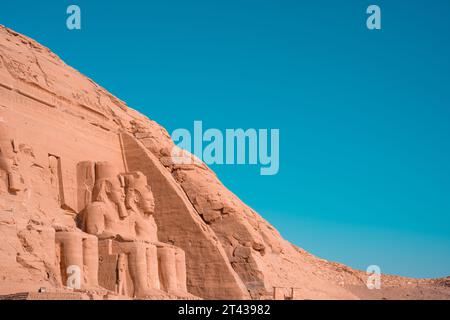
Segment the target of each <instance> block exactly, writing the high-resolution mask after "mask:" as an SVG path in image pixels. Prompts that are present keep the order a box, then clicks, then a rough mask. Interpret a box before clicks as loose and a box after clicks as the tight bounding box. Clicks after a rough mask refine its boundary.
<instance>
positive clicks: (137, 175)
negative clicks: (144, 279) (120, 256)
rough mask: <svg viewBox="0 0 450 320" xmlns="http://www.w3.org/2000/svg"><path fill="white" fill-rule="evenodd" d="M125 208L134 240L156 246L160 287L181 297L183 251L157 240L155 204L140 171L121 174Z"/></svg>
mask: <svg viewBox="0 0 450 320" xmlns="http://www.w3.org/2000/svg"><path fill="white" fill-rule="evenodd" d="M124 177H125V194H126V196H125V199H126V207H127V209H128V210H129V212H130V219H132V220H133V223H132V225H133V227H134V230H135V232H136V239H138V240H141V241H145V242H149V243H153V244H155V245H156V247H157V252H158V265H159V274H160V285H161V288H162V289H163V290H164V291H166V292H169V293H173V294H178V295H180V294H185V293H186V292H187V288H186V261H185V254H184V251H183V250H181V249H180V248H177V247H175V246H172V245H169V244H166V243H162V242H159V241H158V235H157V232H158V228H157V225H156V223H155V219H154V217H153V213H154V210H155V201H154V198H153V194H152V191H151V189H150V186H149V185H148V182H147V177H146V176H145V175H144V174H143V173H141V172H134V173H131V174H126V175H124Z"/></svg>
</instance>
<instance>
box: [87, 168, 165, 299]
mask: <svg viewBox="0 0 450 320" xmlns="http://www.w3.org/2000/svg"><path fill="white" fill-rule="evenodd" d="M92 195H93V197H92V199H93V202H92V203H90V204H89V205H88V206H87V207H86V208H85V210H84V212H83V217H82V228H83V229H84V231H86V232H87V233H90V234H93V235H95V236H97V237H98V238H99V240H114V243H113V244H108V245H103V244H101V246H100V248H106V247H107V248H109V249H108V250H109V251H110V253H111V254H121V253H125V254H127V258H128V269H129V272H130V275H131V278H132V281H133V287H134V295H135V296H137V297H146V296H155V295H161V294H163V293H162V292H161V291H159V276H158V262H157V252H156V247H155V245H154V244H152V243H151V242H150V241H142V240H139V239H138V237H137V236H136V231H135V219H134V217H133V216H130V214H129V213H128V211H127V209H126V207H125V191H124V181H123V177H121V176H119V175H118V174H117V171H116V170H115V168H114V167H113V166H112V165H111V164H110V163H107V162H99V163H97V164H96V166H95V184H94V190H93V193H92ZM111 245H113V247H114V248H112V249H111V248H110V247H111ZM113 251H114V252H113Z"/></svg>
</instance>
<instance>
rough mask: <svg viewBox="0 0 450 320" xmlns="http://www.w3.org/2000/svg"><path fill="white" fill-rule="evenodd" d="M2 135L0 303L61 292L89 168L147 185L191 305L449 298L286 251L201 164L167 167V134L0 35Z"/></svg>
mask: <svg viewBox="0 0 450 320" xmlns="http://www.w3.org/2000/svg"><path fill="white" fill-rule="evenodd" d="M155 107H157V106H155ZM0 125H2V126H3V128H2V130H1V131H0V140H1V139H4V140H5V139H6V138H5V136H8V139H11V141H13V147H14V148H15V149H17V150H15V151H14V152H16V153H17V154H19V155H20V156H19V157H18V158H19V162H20V163H19V165H18V167H19V168H20V176H21V177H22V180H23V181H22V182H23V184H24V185H25V187H24V188H23V192H16V193H11V192H8V187H7V183H8V178H7V175H6V174H2V179H3V180H2V181H3V182H2V184H3V185H2V188H1V189H0V235H1V239H2V241H1V243H0V294H11V293H15V292H22V291H36V290H37V289H38V288H39V287H47V288H53V289H54V290H64V286H63V285H62V283H61V280H60V279H59V277H60V275H59V273H58V270H57V269H58V267H57V265H56V263H55V257H54V255H55V252H54V248H53V247H51V245H49V243H50V244H51V241H52V240H49V239H51V237H52V234H54V233H55V228H56V229H57V228H58V226H59V227H61V226H62V227H64V228H72V229H77V228H78V226H77V223H76V221H77V219H76V217H77V214H79V212H80V210H81V209H82V208H81V207H80V200H79V198H77V196H76V194H77V190H78V189H79V185H78V186H77V183H76V180H77V174H76V170H75V169H74V168H76V165H77V163H79V162H80V161H83V160H92V161H110V162H112V163H114V164H116V165H117V167H119V168H120V169H121V170H122V171H141V172H143V173H144V174H145V175H146V176H147V178H148V180H149V185H150V186H151V188H152V190H153V193H154V196H155V202H156V211H155V214H154V216H155V220H156V223H157V226H158V238H159V240H160V241H161V242H164V243H167V244H171V245H176V246H178V247H180V248H182V249H183V250H184V252H185V254H186V265H187V286H188V290H189V292H190V293H192V294H194V295H196V296H199V297H202V298H215V299H245V298H253V299H267V298H273V296H274V291H275V292H276V295H277V297H283V296H287V297H289V296H291V295H292V292H295V294H294V298H295V299H396V298H398V299H408V298H415V299H427V298H441V299H449V298H450V286H449V280H448V279H438V280H417V279H407V278H401V277H394V276H384V275H383V276H382V287H381V290H368V289H367V287H366V281H367V275H366V274H365V273H364V272H360V271H357V270H353V269H350V268H348V267H346V266H343V265H340V264H336V263H332V262H327V261H325V260H322V259H319V258H317V257H314V256H312V255H310V254H308V253H307V252H305V251H304V250H302V249H300V248H298V247H296V246H294V245H292V244H291V243H289V242H287V241H286V240H284V239H283V238H282V237H281V236H280V234H279V233H278V232H277V230H275V229H274V228H273V227H272V226H271V225H270V224H269V223H268V222H267V221H265V220H264V219H263V218H262V217H261V216H260V215H259V214H258V213H257V212H255V211H254V210H252V209H251V208H250V207H248V206H247V205H245V204H244V203H243V202H242V201H241V200H239V198H238V197H237V196H236V195H234V194H233V193H232V192H230V191H229V190H228V189H226V188H225V187H224V186H223V185H222V183H221V182H220V181H219V180H218V178H217V177H216V175H215V174H214V172H212V171H211V170H210V169H209V168H208V167H207V166H206V165H205V164H203V163H195V164H182V165H180V164H176V163H174V162H173V161H172V158H171V156H170V155H171V151H172V148H173V147H174V146H173V143H172V141H171V139H170V136H169V134H168V133H167V131H166V130H165V129H164V128H162V127H161V126H160V125H158V124H157V123H156V122H154V121H152V120H150V119H148V118H147V117H146V116H144V115H142V114H140V113H139V112H137V111H135V110H133V109H131V108H130V107H128V106H127V105H126V104H125V103H124V102H123V101H121V100H119V99H118V98H116V97H114V96H112V95H111V94H110V93H108V92H107V91H106V90H105V89H103V88H102V87H100V86H99V85H97V84H96V83H95V82H93V81H92V80H90V79H88V78H86V77H85V76H83V75H81V74H80V73H79V72H77V71H76V70H74V69H73V68H71V67H69V66H67V65H66V64H65V63H64V62H63V61H62V60H61V59H59V58H58V57H57V56H56V55H55V54H53V53H52V52H51V51H50V50H49V49H47V48H45V47H43V46H41V45H40V44H38V43H37V42H35V41H34V40H32V39H30V38H27V37H25V36H23V35H20V34H18V33H16V32H14V31H12V30H10V29H7V28H5V27H1V28H0ZM2 135H3V137H2ZM49 155H56V156H55V157H57V159H61V163H62V171H61V181H64V184H62V183H61V184H60V187H59V188H60V192H59V193H58V194H59V195H58V196H56V197H55V195H54V194H53V193H52V192H51V190H50V191H49V189H51V186H52V172H51V168H50V169H49V164H48V156H49ZM185 155H186V154H185ZM186 156H187V157H191V155H188V154H187V155H186ZM19 180H20V179H19ZM55 226H56V227H55ZM274 288H277V289H274Z"/></svg>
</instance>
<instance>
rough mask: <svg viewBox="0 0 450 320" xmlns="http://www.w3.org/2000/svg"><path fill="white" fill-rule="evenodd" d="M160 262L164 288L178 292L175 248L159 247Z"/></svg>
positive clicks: (170, 291)
mask: <svg viewBox="0 0 450 320" xmlns="http://www.w3.org/2000/svg"><path fill="white" fill-rule="evenodd" d="M158 262H159V269H160V274H161V282H162V283H161V286H162V288H163V290H164V291H166V292H169V293H176V292H177V291H178V285H177V269H176V260H175V252H174V249H173V248H172V247H169V246H161V247H158Z"/></svg>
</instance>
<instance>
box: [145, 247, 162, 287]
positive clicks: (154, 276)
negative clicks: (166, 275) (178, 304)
mask: <svg viewBox="0 0 450 320" xmlns="http://www.w3.org/2000/svg"><path fill="white" fill-rule="evenodd" d="M147 275H148V284H149V287H150V288H152V289H158V290H159V289H160V283H159V272H158V252H157V249H156V246H154V245H149V246H148V247H147Z"/></svg>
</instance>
